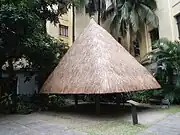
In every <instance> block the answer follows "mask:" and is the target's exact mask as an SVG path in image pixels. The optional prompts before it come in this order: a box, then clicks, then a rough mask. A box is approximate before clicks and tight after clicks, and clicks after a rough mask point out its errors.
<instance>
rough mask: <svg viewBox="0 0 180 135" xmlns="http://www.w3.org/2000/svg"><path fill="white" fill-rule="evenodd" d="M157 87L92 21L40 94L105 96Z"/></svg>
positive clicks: (133, 59)
mask: <svg viewBox="0 0 180 135" xmlns="http://www.w3.org/2000/svg"><path fill="white" fill-rule="evenodd" d="M155 88H160V85H159V84H158V82H157V81H156V80H155V78H154V77H153V76H152V75H151V74H150V73H149V72H148V71H147V69H146V68H144V67H143V66H142V65H141V64H140V63H139V62H138V61H137V60H136V59H135V58H134V57H133V56H131V55H130V54H129V52H128V51H126V50H125V48H123V47H122V46H121V45H120V44H119V43H118V42H117V41H116V40H115V39H114V38H113V37H112V36H111V35H110V34H109V33H108V32H107V31H106V30H105V29H103V28H102V27H101V26H99V25H98V24H97V23H96V22H95V21H94V20H93V19H92V20H91V21H90V23H89V25H88V26H87V28H86V29H85V30H84V32H83V33H82V34H81V35H80V36H79V37H78V38H77V39H76V41H75V42H74V44H73V45H72V47H71V48H70V49H69V50H68V52H67V53H66V54H65V56H64V57H63V58H62V59H61V61H60V62H59V64H58V66H57V67H56V68H55V70H54V71H53V72H52V73H51V75H50V76H49V78H48V79H47V80H46V82H45V83H44V86H43V87H42V89H41V93H57V94H106V93H121V92H130V91H137V90H148V89H155Z"/></svg>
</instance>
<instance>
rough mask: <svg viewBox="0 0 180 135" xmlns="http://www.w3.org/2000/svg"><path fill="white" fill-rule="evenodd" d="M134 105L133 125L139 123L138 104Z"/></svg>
mask: <svg viewBox="0 0 180 135" xmlns="http://www.w3.org/2000/svg"><path fill="white" fill-rule="evenodd" d="M131 106H132V120H133V125H135V124H138V117H137V110H136V106H135V105H133V104H131Z"/></svg>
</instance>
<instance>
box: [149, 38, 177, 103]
mask: <svg viewBox="0 0 180 135" xmlns="http://www.w3.org/2000/svg"><path fill="white" fill-rule="evenodd" d="M154 48H156V49H154V50H153V51H152V52H150V53H149V54H147V58H149V59H150V61H151V63H154V64H155V65H156V66H155V76H156V78H157V80H158V81H159V83H160V84H161V86H162V88H163V94H164V95H166V96H167V97H168V98H169V99H171V100H172V101H173V100H180V42H178V41H175V42H172V41H169V40H167V39H160V40H158V41H157V42H156V43H155V44H154Z"/></svg>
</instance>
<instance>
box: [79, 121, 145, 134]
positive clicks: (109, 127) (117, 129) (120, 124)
mask: <svg viewBox="0 0 180 135" xmlns="http://www.w3.org/2000/svg"><path fill="white" fill-rule="evenodd" d="M146 128H147V127H146V126H143V125H135V126H133V125H132V124H131V123H129V122H125V121H118V120H117V121H114V122H112V121H111V122H107V123H104V124H100V125H94V126H91V127H87V128H84V129H83V130H82V131H84V132H87V133H88V135H136V133H138V132H140V131H142V130H144V129H146Z"/></svg>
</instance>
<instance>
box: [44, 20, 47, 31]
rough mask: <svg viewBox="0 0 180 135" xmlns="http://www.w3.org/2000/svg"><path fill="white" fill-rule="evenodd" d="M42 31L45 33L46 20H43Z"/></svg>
mask: <svg viewBox="0 0 180 135" xmlns="http://www.w3.org/2000/svg"><path fill="white" fill-rule="evenodd" d="M43 32H44V33H47V28H46V20H43Z"/></svg>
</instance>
